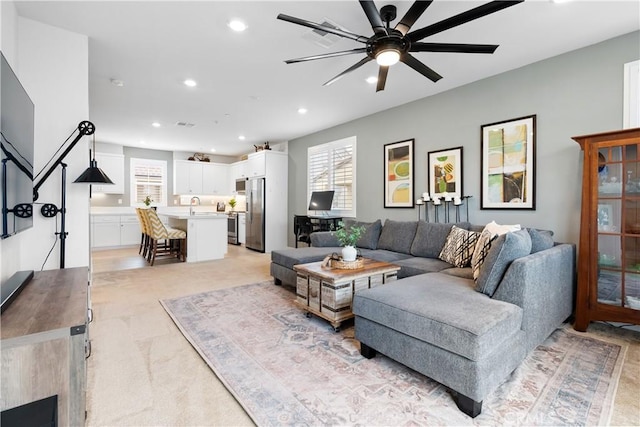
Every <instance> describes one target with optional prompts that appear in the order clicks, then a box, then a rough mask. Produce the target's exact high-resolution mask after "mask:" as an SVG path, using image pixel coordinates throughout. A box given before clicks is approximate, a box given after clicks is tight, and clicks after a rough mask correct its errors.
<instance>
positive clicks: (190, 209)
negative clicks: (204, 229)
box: [189, 196, 200, 216]
mask: <svg viewBox="0 0 640 427" xmlns="http://www.w3.org/2000/svg"><path fill="white" fill-rule="evenodd" d="M194 200H197V201H198V206H200V197H198V196H193V197H192V198H191V200H189V216H191V215H193V201H194Z"/></svg>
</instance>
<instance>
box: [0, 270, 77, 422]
mask: <svg viewBox="0 0 640 427" xmlns="http://www.w3.org/2000/svg"><path fill="white" fill-rule="evenodd" d="M88 279H89V273H88V269H87V267H78V268H68V269H62V270H50V271H43V272H38V273H36V274H35V276H34V278H33V279H32V280H31V282H29V283H28V284H27V285H26V286H25V287H24V289H23V290H22V292H21V293H20V295H18V297H17V298H16V299H15V301H13V302H12V303H11V305H10V306H9V307H8V308H7V309H6V310H5V311H4V312H3V313H2V317H1V322H2V328H1V330H0V336H1V339H2V341H1V342H0V346H1V347H2V348H1V355H2V366H1V368H0V379H1V385H0V410H2V411H5V410H8V409H12V408H16V407H18V406H21V405H25V404H28V403H32V402H34V401H37V400H40V399H44V398H47V397H50V396H55V395H57V396H58V399H57V400H58V410H57V414H58V425H63V426H82V425H84V422H85V409H86V402H85V395H86V357H87V356H86V352H87V346H88V340H87V336H88V331H87V324H88V322H89V319H88V317H89V305H88V304H89V287H88V283H89V280H88Z"/></svg>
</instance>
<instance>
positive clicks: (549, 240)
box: [527, 228, 553, 254]
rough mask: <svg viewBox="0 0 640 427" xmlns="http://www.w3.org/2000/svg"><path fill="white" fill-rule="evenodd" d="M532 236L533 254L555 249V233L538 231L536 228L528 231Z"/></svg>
mask: <svg viewBox="0 0 640 427" xmlns="http://www.w3.org/2000/svg"><path fill="white" fill-rule="evenodd" d="M527 230H528V231H529V236H531V253H532V254H534V253H536V252H540V251H544V250H545V249H549V248H552V247H553V231H550V230H536V229H535V228H529V229H527Z"/></svg>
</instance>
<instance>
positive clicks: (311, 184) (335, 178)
mask: <svg viewBox="0 0 640 427" xmlns="http://www.w3.org/2000/svg"><path fill="white" fill-rule="evenodd" d="M355 165H356V137H355V136H352V137H349V138H345V139H341V140H338V141H333V142H329V143H326V144H321V145H316V146H314V147H309V149H308V150H307V179H308V181H307V182H308V186H307V201H308V200H310V199H311V193H312V192H314V191H328V190H334V191H335V194H334V196H333V205H332V207H331V212H332V213H334V214H338V215H341V216H345V217H355V216H356V206H355V200H356V194H355V193H356V173H355V169H356V168H355Z"/></svg>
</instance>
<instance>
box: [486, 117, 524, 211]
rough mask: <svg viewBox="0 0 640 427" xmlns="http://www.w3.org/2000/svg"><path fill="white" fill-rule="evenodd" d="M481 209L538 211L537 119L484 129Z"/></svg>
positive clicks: (487, 126) (490, 125)
mask: <svg viewBox="0 0 640 427" xmlns="http://www.w3.org/2000/svg"><path fill="white" fill-rule="evenodd" d="M481 135H482V149H481V153H480V157H481V177H480V180H481V185H480V200H481V204H480V208H481V209H530V210H535V208H536V198H535V173H536V171H535V153H536V150H535V142H536V116H535V115H532V116H526V117H521V118H518V119H512V120H506V121H503V122H497V123H490V124H488V125H483V126H482V127H481Z"/></svg>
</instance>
